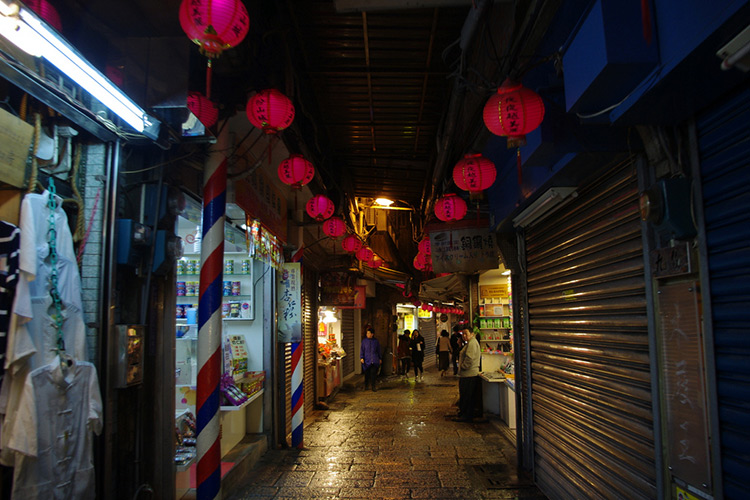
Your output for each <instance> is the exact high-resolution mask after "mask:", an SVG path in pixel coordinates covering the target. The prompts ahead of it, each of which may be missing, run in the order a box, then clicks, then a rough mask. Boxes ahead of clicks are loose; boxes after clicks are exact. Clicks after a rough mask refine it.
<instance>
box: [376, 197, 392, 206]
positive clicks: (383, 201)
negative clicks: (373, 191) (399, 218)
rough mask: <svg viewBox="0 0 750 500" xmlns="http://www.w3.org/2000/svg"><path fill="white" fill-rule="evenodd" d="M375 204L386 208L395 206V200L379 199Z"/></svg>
mask: <svg viewBox="0 0 750 500" xmlns="http://www.w3.org/2000/svg"><path fill="white" fill-rule="evenodd" d="M375 203H377V204H378V205H382V206H384V207H390V206H391V205H393V200H389V199H388V198H377V199H376V200H375Z"/></svg>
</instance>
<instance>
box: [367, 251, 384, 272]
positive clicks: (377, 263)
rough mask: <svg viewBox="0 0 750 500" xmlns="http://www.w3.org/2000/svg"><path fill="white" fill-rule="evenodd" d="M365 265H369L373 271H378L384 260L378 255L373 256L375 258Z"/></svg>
mask: <svg viewBox="0 0 750 500" xmlns="http://www.w3.org/2000/svg"><path fill="white" fill-rule="evenodd" d="M365 264H367V265H368V266H369V267H371V268H373V269H377V268H379V267H380V266H382V265H383V259H381V258H380V257H378V256H377V255H375V254H373V256H372V257H371V258H370V260H368V261H367V262H365Z"/></svg>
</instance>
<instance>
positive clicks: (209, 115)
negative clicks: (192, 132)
mask: <svg viewBox="0 0 750 500" xmlns="http://www.w3.org/2000/svg"><path fill="white" fill-rule="evenodd" d="M187 107H188V109H189V110H190V112H191V113H193V114H194V115H195V117H196V118H198V120H200V122H201V123H202V124H203V125H204V126H205V127H206V128H210V127H213V126H214V124H215V123H216V120H217V119H218V118H219V110H218V109H217V108H216V104H214V102H213V101H212V100H211V99H209V98H208V97H206V96H204V95H203V94H201V93H200V92H188V97H187Z"/></svg>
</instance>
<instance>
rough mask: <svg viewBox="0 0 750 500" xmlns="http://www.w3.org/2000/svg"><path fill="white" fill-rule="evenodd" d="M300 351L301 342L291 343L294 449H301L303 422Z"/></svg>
mask: <svg viewBox="0 0 750 500" xmlns="http://www.w3.org/2000/svg"><path fill="white" fill-rule="evenodd" d="M302 351H303V349H302V342H292V446H293V447H295V448H302V438H303V436H302V428H303V424H304V420H305V409H304V406H305V405H304V403H305V388H304V384H303V379H302V375H303V373H304V362H303V360H302Z"/></svg>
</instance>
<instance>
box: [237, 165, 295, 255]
mask: <svg viewBox="0 0 750 500" xmlns="http://www.w3.org/2000/svg"><path fill="white" fill-rule="evenodd" d="M234 201H235V203H237V205H238V206H239V207H240V208H242V210H244V211H245V212H247V213H248V214H250V216H251V217H252V218H254V219H258V220H259V221H261V222H262V223H263V225H264V226H265V227H267V228H268V230H269V231H271V232H272V233H273V234H274V235H275V236H276V237H277V238H279V239H280V240H281V241H282V242H286V213H287V210H286V199H285V198H284V197H283V196H282V195H281V192H280V191H279V190H278V189H277V188H276V186H274V185H273V183H272V182H271V180H270V179H269V178H268V177H267V176H266V174H264V173H263V172H261V171H260V170H256V171H255V172H253V173H252V174H250V175H249V176H247V178H245V179H239V180H237V181H235V182H234Z"/></svg>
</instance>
